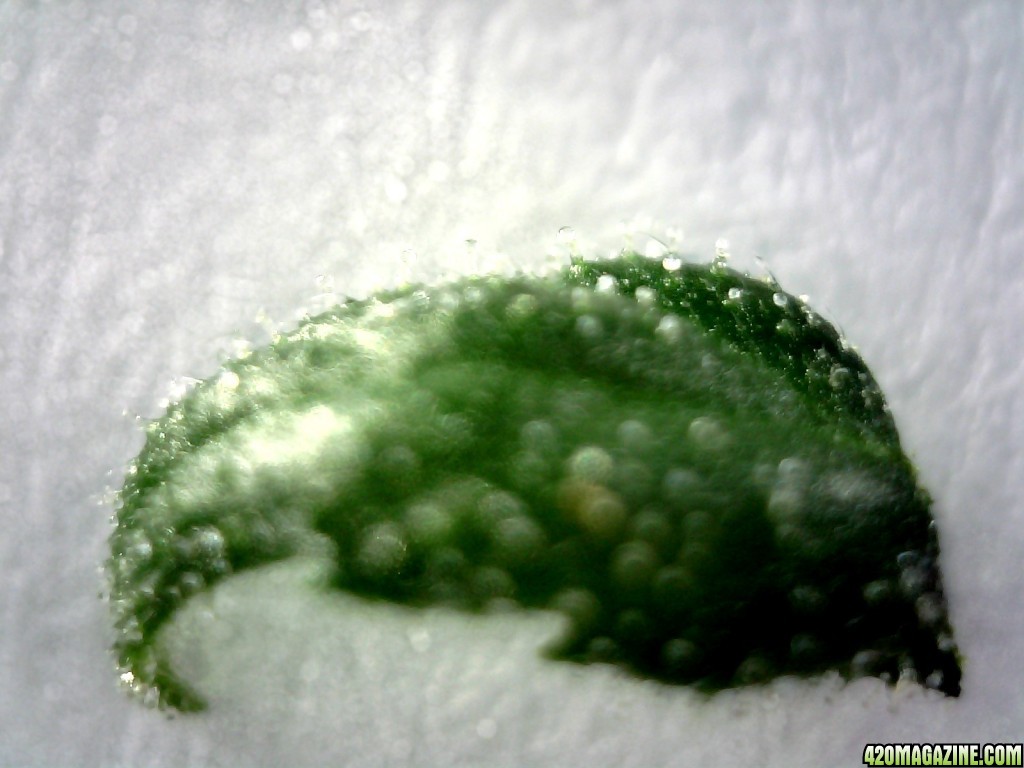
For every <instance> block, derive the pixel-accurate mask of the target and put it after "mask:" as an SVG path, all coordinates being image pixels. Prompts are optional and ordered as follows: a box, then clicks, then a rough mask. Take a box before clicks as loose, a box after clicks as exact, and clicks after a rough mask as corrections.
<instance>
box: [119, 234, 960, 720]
mask: <svg viewBox="0 0 1024 768" xmlns="http://www.w3.org/2000/svg"><path fill="white" fill-rule="evenodd" d="M667 267H669V268H667ZM929 506H930V500H929V497H928V495H927V493H926V492H925V491H924V490H923V489H921V488H920V487H919V486H918V484H917V481H916V478H915V472H914V468H913V467H912V465H911V464H910V462H909V460H908V459H907V457H906V456H905V455H904V454H903V452H902V450H901V448H900V443H899V438H898V436H897V432H896V429H895V426H894V424H893V420H892V417H891V414H890V413H889V411H888V409H887V407H886V405H885V400H884V398H883V396H882V393H881V391H880V390H879V388H878V386H877V384H876V383H875V380H874V378H873V377H872V376H871V374H870V372H869V371H868V369H867V367H866V366H865V364H864V363H863V361H862V360H861V359H860V357H859V356H858V355H857V354H856V353H855V352H853V351H852V350H851V348H850V347H849V345H847V344H845V343H844V341H843V340H842V338H841V337H840V335H839V334H838V333H837V331H836V330H835V329H834V328H833V327H832V326H831V325H829V324H828V323H827V322H825V321H824V320H823V319H822V318H821V317H820V315H817V314H816V313H814V312H813V311H811V310H810V309H809V308H808V307H807V306H806V304H804V303H803V302H802V301H801V300H800V299H797V298H796V297H794V296H791V295H789V294H787V293H784V292H783V291H782V290H781V289H780V288H779V287H778V286H777V285H775V284H774V283H768V282H765V281H763V280H759V279H755V278H751V277H748V276H745V275H742V274H740V273H737V272H734V271H732V270H729V269H726V268H724V267H722V266H721V265H719V264H712V265H697V264H685V263H678V262H675V261H674V262H673V263H671V264H666V263H664V262H662V261H652V260H649V259H646V258H644V257H641V256H639V255H636V254H624V255H622V256H620V257H618V258H616V259H610V260H605V261H583V260H575V261H573V263H572V264H571V265H570V266H569V267H568V268H566V269H565V270H564V271H563V272H561V273H560V274H557V275H553V276H546V277H536V276H518V277H472V278H466V279H462V280H460V281H457V282H454V283H449V284H445V285H441V286H437V287H425V286H413V287H408V288H404V289H401V290H399V291H395V292H393V293H388V294H385V295H381V296H378V297H376V298H373V299H371V300H366V301H359V302H351V303H347V304H344V305H342V306H339V307H336V308H335V309H332V310H330V311H328V312H325V313H324V314H321V315H319V316H317V317H314V318H311V319H309V320H307V321H305V322H304V323H303V324H302V325H301V326H300V327H299V328H298V329H297V330H295V331H293V332H291V333H289V334H287V335H283V336H279V337H277V338H275V339H274V341H273V342H272V343H271V344H270V345H269V346H268V347H266V348H264V349H261V350H258V351H256V352H254V353H252V354H249V355H247V356H246V357H244V358H240V359H236V360H231V361H229V362H228V363H226V364H225V366H224V368H223V370H222V371H221V372H220V373H219V374H218V375H217V376H215V377H213V378H211V379H209V380H207V381H205V382H202V383H200V384H199V385H197V386H196V387H195V388H194V389H192V390H191V391H190V392H188V393H187V394H186V395H185V396H184V397H183V398H182V399H181V400H180V401H178V402H176V403H174V404H172V405H171V406H170V407H169V408H168V410H167V412H166V413H165V414H164V415H163V416H161V417H160V418H158V419H156V420H155V421H153V422H152V423H151V424H150V425H149V426H148V428H147V439H146V443H145V447H144V448H143V450H142V452H141V454H140V455H139V456H138V457H137V458H136V459H135V461H134V462H133V463H132V465H131V467H130V469H129V472H128V474H127V478H126V480H125V483H124V486H123V488H122V489H121V491H120V497H119V508H118V511H117V527H116V529H115V531H114V533H113V534H112V536H111V557H110V560H109V563H108V570H109V573H110V580H111V602H112V606H113V612H114V616H115V623H116V629H117V639H116V649H115V650H116V654H117V659H118V663H119V665H120V667H121V676H122V680H124V681H125V682H126V683H127V685H128V687H130V688H131V689H132V690H133V691H136V692H138V693H141V694H143V695H146V696H147V697H148V699H149V700H151V701H153V700H155V701H157V702H158V703H160V704H162V705H166V706H172V707H176V708H179V709H197V708H201V707H202V706H203V702H202V700H201V698H200V697H199V696H198V695H197V694H196V693H195V692H194V691H193V690H191V689H190V688H189V686H188V685H187V684H186V683H185V682H184V681H183V680H181V679H179V678H178V677H177V676H176V674H175V672H174V670H173V669H171V666H170V664H169V661H168V659H167V658H165V657H164V655H163V654H162V653H161V651H160V645H159V643H157V642H156V640H157V636H158V634H159V632H160V630H161V629H162V628H163V627H164V626H165V625H166V624H167V622H168V620H169V619H170V617H171V616H172V615H173V614H174V612H175V611H176V610H177V609H178V608H179V607H180V606H181V605H182V604H183V603H184V602H185V601H186V600H188V599H189V598H190V597H191V596H192V595H195V594H196V593H197V592H201V591H203V590H208V589H210V588H211V587H212V586H213V585H215V584H216V583H217V582H218V581H220V580H221V579H223V578H225V577H227V576H228V575H229V574H231V573H234V572H237V571H239V570H242V569H246V568H252V567H255V566H258V565H261V564H264V563H268V562H271V561H275V560H279V559H282V558H286V557H290V556H292V555H296V554H300V553H308V552H311V551H315V552H319V553H327V554H329V556H330V557H331V558H332V559H333V561H334V562H335V563H336V569H335V572H334V584H335V585H336V586H337V587H338V588H341V589H345V590H349V591H352V592H355V593H357V594H362V595H369V596H374V597H376V598H385V599H389V600H393V601H397V602H401V603H404V604H410V605H429V604H437V603H443V604H447V605H454V606H458V607H461V608H464V609H466V610H471V611H474V610H483V609H485V608H487V607H488V606H489V605H491V604H492V603H493V602H494V601H495V600H500V601H502V603H503V604H508V603H509V602H510V601H511V602H514V603H517V604H519V605H521V606H523V607H526V608H539V609H551V610H556V611H561V612H562V613H564V614H565V616H566V617H567V626H568V630H567V631H566V634H565V636H564V638H563V639H562V641H561V643H560V644H559V645H558V646H557V647H556V648H553V649H551V655H552V656H553V657H555V658H559V659H567V660H574V661H579V662H587V661H605V662H613V663H617V664H620V665H622V666H623V667H625V668H628V669H630V670H632V671H634V672H635V673H638V674H641V675H643V676H648V677H653V678H658V679H661V680H664V681H668V682H677V683H685V684H694V685H697V686H699V687H701V688H703V689H707V690H715V689H719V688H722V687H726V686H734V685H743V684H750V683H757V682H761V681H765V680H768V679H771V678H773V677H775V676H777V675H781V674H798V675H814V674H819V673H821V672H823V671H826V670H838V671H839V672H840V673H842V674H843V675H846V676H848V677H852V676H858V675H873V676H878V677H882V678H883V679H886V680H889V681H896V680H898V679H910V680H916V681H919V682H921V683H922V684H924V685H927V686H928V687H931V688H935V689H938V690H940V691H943V692H945V693H947V694H949V695H953V696H955V695H958V693H959V691H960V666H959V660H958V652H957V649H956V646H955V643H954V640H953V636H952V631H951V629H950V626H949V623H948V619H947V610H946V601H945V598H944V596H943V591H942V583H941V579H940V576H939V570H938V543H937V536H936V531H935V525H934V522H933V521H932V518H931V515H930V512H929Z"/></svg>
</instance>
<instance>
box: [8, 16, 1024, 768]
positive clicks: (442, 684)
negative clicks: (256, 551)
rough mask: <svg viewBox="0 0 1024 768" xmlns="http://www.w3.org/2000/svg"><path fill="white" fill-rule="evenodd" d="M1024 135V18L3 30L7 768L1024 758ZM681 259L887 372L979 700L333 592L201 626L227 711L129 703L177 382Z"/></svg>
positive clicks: (359, 20)
mask: <svg viewBox="0 0 1024 768" xmlns="http://www.w3.org/2000/svg"><path fill="white" fill-rule="evenodd" d="M1022 122H1024V6H1022V5H1021V4H1020V3H1017V2H1012V1H1008V2H924V1H923V0H921V1H919V2H904V3H867V2H865V3H855V2H818V1H817V0H809V1H808V2H793V3H782V2H766V3H765V2H725V1H724V0H710V1H708V2H688V3H680V2H675V0H655V1H654V2H602V1H600V0H595V1H594V2H552V0H543V1H541V0H538V1H537V2H521V1H520V2H502V3H499V2H461V1H459V0H432V1H431V0H409V1H408V2H404V3H399V2H382V3H378V4H370V5H368V6H367V7H365V8H361V7H359V6H357V5H356V4H355V3H351V2H332V3H322V2H314V1H311V2H307V3H303V2H283V1H282V2H273V3H271V2H249V3H242V2H235V3H227V2H211V3H190V2H185V1H184V0H170V1H168V2H156V0H146V1H143V2H127V1H125V2H116V1H115V0H95V1H93V0H90V1H89V2H85V1H84V0H78V1H77V2H75V1H71V2H28V1H27V0H25V1H23V2H21V1H19V0H10V1H9V2H5V3H0V331H2V339H0V524H2V533H0V577H2V579H3V582H2V587H0V765H3V766H181V765H195V766H205V765H224V766H247V765H266V766H275V765H310V766H313V765H317V766H319V765H337V766H349V765H351V766H392V765H394V766H400V765H414V766H524V765H538V766H539V765H544V766H569V765H590V766H595V767H596V766H615V767H616V768H622V767H624V766H638V767H641V766H656V765H679V766H683V765H715V766H732V765H736V766H740V765H743V766H751V765H764V766H787V767H790V766H823V765H830V766H855V765H859V764H860V761H861V758H862V753H863V745H864V744H865V743H866V742H887V741H904V740H912V741H944V742H948V741H973V742H979V741H980V742H985V741H1011V740H1019V739H1020V737H1021V730H1020V726H1021V723H1022V722H1024V694H1022V693H1021V691H1024V672H1022V669H1024V667H1022V665H1021V663H1020V658H1021V655H1022V652H1024V641H1022V631H1024V612H1022V611H1021V598H1020V596H1021V594H1022V593H1024V575H1022V573H1024V571H1022V569H1021V567H1020V560H1021V555H1022V544H1024V507H1022V502H1021V497H1022V495H1024V494H1022V491H1024V488H1022V481H1021V478H1024V454H1022V437H1024V395H1022V392H1024V355H1022V354H1021V351H1020V349H1021V342H1020V339H1019V333H1020V330H1021V328H1024V309H1022V306H1024V266H1022V264H1024V159H1022V158H1024V125H1022ZM563 227H572V230H573V231H572V232H570V231H568V230H563V231H562V233H561V234H559V230H560V229H561V228H563ZM650 236H653V237H654V238H657V239H651V238H650ZM627 237H629V238H631V240H628V241H627V239H626V238H627ZM680 237H681V244H682V245H681V247H682V249H683V250H684V251H685V252H687V253H689V254H692V255H694V256H695V257H698V258H700V259H701V260H707V259H709V258H710V257H711V256H712V255H713V253H714V250H715V243H716V241H718V240H719V239H724V240H726V241H728V246H727V247H728V249H729V251H730V252H731V253H732V254H733V255H734V256H733V262H734V263H735V264H736V265H737V266H739V267H745V268H751V269H754V270H762V269H765V268H767V269H770V270H771V271H772V272H773V273H774V274H775V275H776V277H777V278H778V279H779V280H780V282H781V283H782V284H783V286H784V287H785V288H787V289H788V290H790V291H792V292H794V293H798V294H801V293H802V294H808V295H809V296H810V300H811V303H812V304H813V305H814V306H815V307H816V308H818V309H821V310H823V311H824V312H825V313H826V315H827V316H828V317H829V318H830V319H832V320H833V321H835V322H836V323H838V324H839V325H840V326H841V327H842V328H843V329H844V331H845V332H846V333H847V335H848V336H849V338H850V339H851V340H852V341H853V342H855V343H856V344H857V345H858V347H859V349H860V350H861V352H862V354H863V355H864V357H865V359H866V360H867V362H868V364H869V365H870V366H871V368H872V369H873V371H874V372H875V374H876V375H877V377H878V379H879V381H880V383H881V384H882V387H883V389H884V391H885V392H886V393H887V395H888V397H889V401H890V405H891V407H892V410H893V411H894V413H895V415H896V420H897V423H898V425H899V427H900V429H901V433H902V436H903V440H904V445H905V448H906V450H907V451H908V453H909V454H910V455H911V456H912V457H913V458H914V460H915V461H916V462H917V464H918V466H919V468H920V472H921V479H922V482H923V484H924V485H925V486H926V487H928V488H929V489H930V491H931V492H932V493H933V495H934V497H935V499H936V505H935V508H934V513H935V516H936V518H937V520H938V525H939V529H940V536H941V543H942V546H943V552H942V563H941V564H942V567H943V569H944V572H945V577H946V588H947V592H948V594H949V596H950V601H951V611H952V620H953V622H954V625H955V627H956V629H957V633H958V639H959V642H960V645H961V648H962V650H963V652H964V653H965V655H966V660H965V666H964V681H963V685H964V693H963V696H962V697H961V698H960V699H959V700H946V699H943V698H942V697H941V696H939V695H933V694H928V693H925V692H924V691H923V689H919V688H917V687H914V686H911V687H909V688H906V689H903V688H901V689H898V690H893V689H887V688H886V687H885V686H884V685H883V684H881V683H880V682H878V681H875V680H865V681H859V682H857V683H854V684H851V685H844V684H842V683H840V682H839V681H838V680H837V679H832V678H824V679H819V680H815V681H809V682H798V681H794V680H779V681H776V682H775V683H774V684H772V685H771V686H768V687H767V688H761V689H758V688H754V689H745V690H740V691H735V692H729V693H725V694H722V695H720V696H717V697H714V698H711V699H707V698H704V697H702V696H699V695H697V694H695V693H693V692H692V691H690V690H688V689H686V688H676V687H670V686H664V685H657V684H653V683H649V682H645V681H641V680H636V679H633V678H630V677H628V676H626V675H624V674H623V673H622V672H621V671H617V670H614V669H607V668H602V667H595V668H582V667H576V666H573V665H569V664H557V663H553V662H548V661H544V660H543V659H541V658H539V657H538V655H537V651H538V649H539V647H540V646H542V645H543V643H544V642H545V641H546V640H547V639H550V637H551V636H552V633H554V632H557V630H558V622H557V620H556V619H554V618H553V617H550V616H545V615H543V614H534V615H515V614H513V615H507V616H497V617H483V618H481V617H473V618H467V617H465V616H460V615H458V614H454V613H446V612H444V611H427V612H416V611H408V610H403V609H398V608H394V607H386V606H379V605H377V606H374V605H368V604H366V603H362V602H360V601H357V600H353V599H352V598H348V597H345V596H344V595H339V594H335V593H327V594H324V593H321V592H318V591H317V590H316V589H315V588H314V587H312V586H310V584H311V581H315V576H316V572H315V569H312V568H311V567H310V566H309V564H308V563H293V564H288V565H285V566H284V567H279V568H272V569H267V570H264V571H259V572H253V573H250V574H246V575H245V576H243V577H239V578H238V579H237V580H235V581H231V582H226V583H225V585H224V587H223V588H222V589H219V590H218V591H217V592H216V593H214V594H212V595H208V596H204V597H203V598H201V599H200V600H197V601H195V602H194V604H192V605H190V606H189V609H188V611H187V612H186V613H187V615H184V616H182V617H181V621H179V622H177V623H176V624H175V626H174V627H173V628H172V631H171V632H169V633H168V634H169V638H168V642H171V643H172V645H173V647H174V648H175V649H176V650H175V652H176V653H177V654H178V655H179V657H180V659H181V664H182V668H183V670H186V671H188V673H189V674H190V675H192V676H193V679H195V680H197V681H198V684H199V685H200V687H201V689H202V690H204V691H205V692H206V693H207V694H208V695H209V696H210V699H211V704H212V706H211V708H210V710H209V711H208V712H206V713H204V714H201V715H195V716H177V717H174V718H173V719H172V718H168V717H167V716H165V715H163V714H160V713H158V712H155V711H151V710H147V709H145V708H143V707H141V706H140V705H139V704H138V703H137V702H133V701H130V700H129V699H127V698H126V697H125V696H123V695H122V694H121V693H120V692H119V691H118V690H117V688H116V685H115V680H116V675H115V673H114V670H113V665H112V660H111V657H110V656H109V654H108V650H107V649H108V646H109V644H110V641H111V639H112V636H111V629H110V627H109V617H108V614H107V612H106V608H105V606H104V604H103V603H102V601H101V600H100V599H98V597H97V594H98V593H99V591H100V590H101V588H102V585H103V582H102V579H101V577H100V574H99V573H98V571H97V567H98V565H99V564H100V562H101V561H102V559H103V557H104V555H105V538H106V536H107V534H108V532H109V523H108V517H109V515H110V513H111V508H110V506H109V502H107V503H106V506H104V504H103V502H102V497H103V494H104V491H105V490H106V489H107V488H109V487H113V486H116V485H117V484H118V483H119V482H120V474H121V472H122V471H123V468H124V466H125V465H126V462H127V461H128V460H129V459H130V458H131V457H132V456H133V454H134V453H135V452H137V451H138V449H139V448H140V446H141V439H142V438H141V431H140V429H139V425H138V424H137V423H136V422H135V421H134V420H133V418H132V416H133V415H135V414H141V415H143V416H153V415H156V414H157V413H158V412H159V410H160V405H159V400H160V398H161V397H165V396H168V395H170V394H171V393H172V384H171V383H172V382H175V381H176V382H178V384H179V385H183V384H187V378H183V377H192V378H203V377H205V376H207V375H210V374H211V373H212V372H213V371H214V370H215V369H216V365H217V363H218V362H219V361H220V360H222V359H223V358H224V357H225V356H227V355H230V354H233V353H234V351H237V350H236V345H235V341H236V340H238V339H245V340H248V341H250V342H252V343H262V342H263V341H265V340H266V339H267V338H268V334H269V332H270V330H272V329H273V328H276V327H287V326H290V325H293V324H294V323H295V322H296V312H297V311H301V310H303V309H317V308H320V307H321V306H322V305H323V304H324V303H327V302H330V301H332V300H333V299H334V298H335V297H340V296H342V295H354V296H364V295H367V294H368V293H371V292H372V291H374V290H376V289H378V288H381V287H385V286H393V285H395V284H397V283H398V282H401V281H403V280H410V279H420V278H422V279H430V280H434V279H438V278H441V277H443V276H444V275H446V274H453V273H466V272H475V271H480V270H489V269H499V270H506V271H507V270H509V269H514V268H531V269H535V268H540V267H543V266H545V265H550V264H552V263H555V264H559V263H564V260H565V254H566V252H567V251H568V250H569V249H570V248H572V247H574V244H575V247H579V248H581V249H583V250H586V251H588V252H595V253H601V254H604V253H607V252H610V251H613V250H617V249H619V248H621V247H622V246H623V245H625V244H626V243H627V242H631V243H632V245H633V246H634V247H636V248H638V249H640V250H649V251H650V252H651V253H658V252H659V249H660V248H661V247H662V246H661V245H660V243H659V240H660V241H665V242H669V243H671V242H673V241H677V240H679V239H680ZM467 241H473V242H467ZM722 245H724V244H722ZM758 259H761V260H763V266H762V265H759V263H758ZM125 411H127V414H128V415H125V414H124V412H125Z"/></svg>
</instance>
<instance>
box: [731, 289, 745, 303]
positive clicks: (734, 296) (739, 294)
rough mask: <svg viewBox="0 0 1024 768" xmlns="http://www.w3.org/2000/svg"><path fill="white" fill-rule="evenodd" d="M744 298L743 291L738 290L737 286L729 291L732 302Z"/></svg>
mask: <svg viewBox="0 0 1024 768" xmlns="http://www.w3.org/2000/svg"><path fill="white" fill-rule="evenodd" d="M741 298H743V289H742V288H736V287H735V286H734V287H732V288H730V289H729V299H730V300H731V301H739V300H740V299H741Z"/></svg>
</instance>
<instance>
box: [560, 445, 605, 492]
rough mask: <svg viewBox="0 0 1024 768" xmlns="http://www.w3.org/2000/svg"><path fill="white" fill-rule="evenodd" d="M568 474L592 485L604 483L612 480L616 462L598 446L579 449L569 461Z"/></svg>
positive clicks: (586, 446)
mask: <svg viewBox="0 0 1024 768" xmlns="http://www.w3.org/2000/svg"><path fill="white" fill-rule="evenodd" d="M567 469H568V473H569V474H570V475H572V476H573V477H575V478H578V479H580V480H584V481H586V482H590V483H604V482H606V481H608V480H609V479H610V478H611V475H612V471H613V470H614V469H615V461H614V460H613V459H612V457H611V455H610V454H609V453H608V452H607V451H606V450H604V449H603V448H600V447H598V446H596V445H585V446H583V447H582V448H578V449H577V450H576V451H575V452H574V453H573V454H572V456H570V457H569V461H568V467H567Z"/></svg>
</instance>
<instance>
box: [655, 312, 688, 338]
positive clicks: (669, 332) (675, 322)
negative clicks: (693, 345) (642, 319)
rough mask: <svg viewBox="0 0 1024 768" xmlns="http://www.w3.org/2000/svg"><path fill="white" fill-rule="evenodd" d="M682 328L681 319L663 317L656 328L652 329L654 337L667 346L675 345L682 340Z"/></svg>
mask: <svg viewBox="0 0 1024 768" xmlns="http://www.w3.org/2000/svg"><path fill="white" fill-rule="evenodd" d="M684 328H685V326H684V325H683V320H682V318H679V317H676V316H675V315H665V316H664V317H663V318H661V320H660V321H659V322H658V327H657V328H655V329H654V335H655V336H657V337H658V338H659V339H661V340H662V341H664V342H665V343H667V344H677V343H679V342H680V341H681V340H682V338H683V335H684V330H683V329H684Z"/></svg>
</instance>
